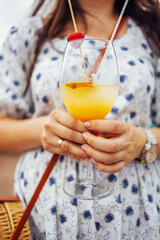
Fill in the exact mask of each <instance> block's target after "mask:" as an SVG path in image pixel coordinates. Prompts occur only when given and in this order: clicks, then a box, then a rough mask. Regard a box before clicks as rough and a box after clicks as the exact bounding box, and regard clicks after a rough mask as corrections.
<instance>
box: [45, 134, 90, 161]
mask: <svg viewBox="0 0 160 240" xmlns="http://www.w3.org/2000/svg"><path fill="white" fill-rule="evenodd" d="M42 137H43V143H44V144H43V145H44V148H45V149H46V150H47V151H49V152H50V149H53V148H54V150H55V149H56V151H58V154H62V155H63V154H64V153H70V154H72V155H74V156H77V157H79V158H82V159H86V158H87V157H88V156H87V154H86V153H85V152H84V151H83V150H82V149H81V147H80V146H78V145H77V144H74V143H72V142H69V141H66V140H63V142H62V144H61V147H60V148H58V145H57V143H58V140H59V139H60V138H59V137H58V136H55V135H52V134H51V133H47V134H46V135H45V136H44V135H43V136H42ZM56 153H57V152H56Z"/></svg>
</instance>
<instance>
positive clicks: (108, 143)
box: [82, 132, 126, 153]
mask: <svg viewBox="0 0 160 240" xmlns="http://www.w3.org/2000/svg"><path fill="white" fill-rule="evenodd" d="M82 136H83V138H84V139H85V140H86V141H87V143H88V144H89V145H90V146H92V147H94V148H96V149H97V150H100V151H104V152H108V153H115V152H118V151H120V150H122V149H124V148H125V147H126V146H125V145H126V142H124V141H122V138H121V137H117V138H110V139H107V138H103V137H99V136H95V135H93V134H91V133H88V132H85V133H83V134H82Z"/></svg>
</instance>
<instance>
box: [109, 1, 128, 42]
mask: <svg viewBox="0 0 160 240" xmlns="http://www.w3.org/2000/svg"><path fill="white" fill-rule="evenodd" d="M128 2H129V0H126V1H125V3H124V5H123V8H122V10H121V13H120V15H119V18H118V21H117V23H116V26H115V28H114V31H113V33H112V36H111V38H110V41H111V42H113V39H114V36H115V34H116V32H117V29H118V27H119V24H120V22H121V19H122V17H123V14H124V11H125V10H126V7H127V4H128Z"/></svg>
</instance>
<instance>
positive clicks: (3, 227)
mask: <svg viewBox="0 0 160 240" xmlns="http://www.w3.org/2000/svg"><path fill="white" fill-rule="evenodd" d="M23 213H24V207H23V205H22V203H21V202H20V200H19V199H18V198H16V197H15V198H14V197H6V198H0V240H10V239H11V236H12V234H13V232H14V231H15V229H16V227H17V225H18V222H19V221H20V218H21V217H22V215H23ZM18 239H19V240H31V232H30V228H29V223H28V221H27V222H26V223H25V225H24V227H23V229H22V232H21V234H20V236H19V238H18Z"/></svg>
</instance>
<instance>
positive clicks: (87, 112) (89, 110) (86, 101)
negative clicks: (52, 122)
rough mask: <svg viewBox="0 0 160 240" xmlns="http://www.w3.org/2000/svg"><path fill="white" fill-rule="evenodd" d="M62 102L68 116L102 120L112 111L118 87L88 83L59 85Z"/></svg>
mask: <svg viewBox="0 0 160 240" xmlns="http://www.w3.org/2000/svg"><path fill="white" fill-rule="evenodd" d="M60 90H61V95H62V99H63V102H64V104H65V106H66V108H67V109H68V111H69V112H70V114H71V115H72V116H73V117H75V118H77V119H79V120H81V121H87V120H91V119H103V118H105V116H106V115H107V114H108V113H109V112H110V110H111V109H112V107H113V105H114V103H115V100H116V98H117V95H118V91H119V87H117V86H108V85H98V84H93V83H89V82H70V83H65V84H61V85H60Z"/></svg>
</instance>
